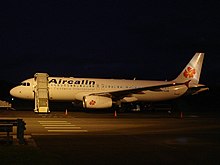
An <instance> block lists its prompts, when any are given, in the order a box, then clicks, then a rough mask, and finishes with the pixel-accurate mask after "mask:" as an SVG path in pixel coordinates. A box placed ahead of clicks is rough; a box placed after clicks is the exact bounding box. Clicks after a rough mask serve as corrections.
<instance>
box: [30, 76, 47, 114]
mask: <svg viewBox="0 0 220 165" xmlns="http://www.w3.org/2000/svg"><path fill="white" fill-rule="evenodd" d="M48 77H49V75H48V74H47V73H36V74H35V75H34V81H35V88H34V97H35V109H34V112H35V113H50V111H49V90H48Z"/></svg>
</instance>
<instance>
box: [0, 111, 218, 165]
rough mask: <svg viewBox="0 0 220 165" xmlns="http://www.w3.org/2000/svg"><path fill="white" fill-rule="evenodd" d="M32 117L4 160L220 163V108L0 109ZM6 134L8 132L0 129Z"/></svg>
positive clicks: (6, 114)
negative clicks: (171, 110)
mask: <svg viewBox="0 0 220 165" xmlns="http://www.w3.org/2000/svg"><path fill="white" fill-rule="evenodd" d="M0 118H1V119H17V118H21V119H23V120H24V121H25V123H26V130H25V144H23V145H21V144H19V143H18V141H17V139H16V129H14V130H13V133H11V136H12V139H13V142H12V143H11V144H7V143H1V144H0V147H1V150H0V157H1V164H47V165H48V164H53V165H54V164H102V165H103V164H106V165H108V164H109V165H110V164H193V165H194V164H212V165H215V164H216V165H217V164H220V157H219V154H220V140H219V139H220V120H219V119H220V114H219V113H217V112H212V113H199V112H196V113H190V112H187V113H175V114H170V113H167V112H159V113H142V112H133V113H116V112H111V113H110V112H109V113H106V112H95V113H85V112H68V111H66V110H63V111H58V112H51V113H50V114H35V113H34V112H33V111H31V110H30V111H9V110H1V111H0ZM0 135H1V137H2V138H4V134H2V133H1V134H0Z"/></svg>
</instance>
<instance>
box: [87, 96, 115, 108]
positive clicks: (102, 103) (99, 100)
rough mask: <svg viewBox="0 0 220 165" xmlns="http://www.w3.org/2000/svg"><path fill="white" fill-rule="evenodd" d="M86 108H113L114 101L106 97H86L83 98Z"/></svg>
mask: <svg viewBox="0 0 220 165" xmlns="http://www.w3.org/2000/svg"><path fill="white" fill-rule="evenodd" d="M83 107H84V108H94V109H95V108H97V109H98V108H111V107H112V99H111V98H109V97H104V96H84V97H83Z"/></svg>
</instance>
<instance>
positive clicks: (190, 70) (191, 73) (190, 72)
mask: <svg viewBox="0 0 220 165" xmlns="http://www.w3.org/2000/svg"><path fill="white" fill-rule="evenodd" d="M195 74H196V70H195V69H194V68H191V67H190V66H189V67H187V68H186V69H185V71H184V73H183V75H184V77H186V78H193V77H194V75H195Z"/></svg>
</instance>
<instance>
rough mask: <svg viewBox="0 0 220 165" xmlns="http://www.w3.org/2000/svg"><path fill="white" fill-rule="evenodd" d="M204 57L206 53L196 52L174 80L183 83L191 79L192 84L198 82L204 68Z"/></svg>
mask: <svg viewBox="0 0 220 165" xmlns="http://www.w3.org/2000/svg"><path fill="white" fill-rule="evenodd" d="M203 58H204V53H196V54H195V55H194V56H193V58H192V59H191V60H190V62H189V63H188V64H187V65H186V67H185V68H184V69H183V71H182V72H181V73H180V75H179V76H178V77H177V78H176V79H175V80H174V81H175V82H178V83H183V82H187V81H189V80H190V84H198V83H199V78H200V73H201V69H202V63H203Z"/></svg>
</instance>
